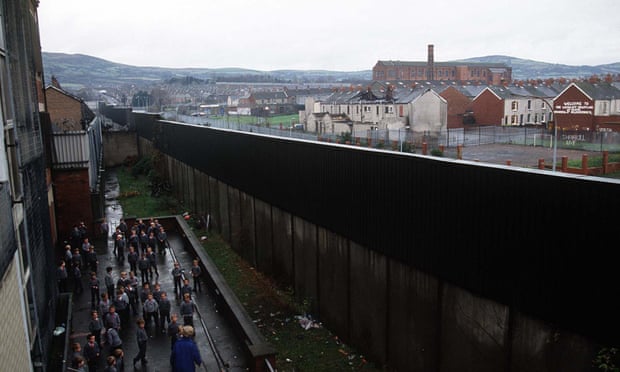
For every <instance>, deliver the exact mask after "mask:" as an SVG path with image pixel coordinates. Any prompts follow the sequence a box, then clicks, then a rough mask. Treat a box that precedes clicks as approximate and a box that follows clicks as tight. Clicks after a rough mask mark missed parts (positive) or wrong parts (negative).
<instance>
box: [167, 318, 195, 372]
mask: <svg viewBox="0 0 620 372" xmlns="http://www.w3.org/2000/svg"><path fill="white" fill-rule="evenodd" d="M180 328H181V337H179V339H178V340H177V341H176V342H175V343H174V347H173V348H172V354H171V355H170V363H171V364H172V370H173V371H174V372H194V371H196V366H200V365H201V364H202V358H201V356H200V351H199V350H198V346H197V345H196V342H194V339H193V337H194V327H192V326H190V325H186V326H182V327H180Z"/></svg>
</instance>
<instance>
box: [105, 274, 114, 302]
mask: <svg viewBox="0 0 620 372" xmlns="http://www.w3.org/2000/svg"><path fill="white" fill-rule="evenodd" d="M103 282H104V283H105V288H106V291H107V292H108V297H109V298H110V299H113V298H114V277H113V276H112V266H108V267H106V268H105V276H104V277H103Z"/></svg>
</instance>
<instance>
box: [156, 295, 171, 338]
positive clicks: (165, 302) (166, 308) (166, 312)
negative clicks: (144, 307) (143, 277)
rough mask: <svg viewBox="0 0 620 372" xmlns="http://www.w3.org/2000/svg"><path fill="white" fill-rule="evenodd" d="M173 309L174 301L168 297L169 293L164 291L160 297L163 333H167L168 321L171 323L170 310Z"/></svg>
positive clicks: (160, 322)
mask: <svg viewBox="0 0 620 372" xmlns="http://www.w3.org/2000/svg"><path fill="white" fill-rule="evenodd" d="M171 309H172V303H171V302H170V300H169V299H168V294H167V293H166V292H165V291H164V292H162V293H161V295H160V298H159V328H160V329H161V333H166V328H165V326H166V322H168V324H170V310H171Z"/></svg>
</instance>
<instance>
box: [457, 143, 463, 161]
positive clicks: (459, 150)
mask: <svg viewBox="0 0 620 372" xmlns="http://www.w3.org/2000/svg"><path fill="white" fill-rule="evenodd" d="M456 158H457V159H459V160H463V145H462V144H460V145H456Z"/></svg>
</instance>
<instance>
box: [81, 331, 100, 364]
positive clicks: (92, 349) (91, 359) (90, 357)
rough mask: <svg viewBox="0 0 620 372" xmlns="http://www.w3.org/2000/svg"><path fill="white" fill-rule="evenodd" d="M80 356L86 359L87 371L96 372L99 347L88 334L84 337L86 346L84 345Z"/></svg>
mask: <svg viewBox="0 0 620 372" xmlns="http://www.w3.org/2000/svg"><path fill="white" fill-rule="evenodd" d="M82 355H83V356H84V359H86V364H87V365H88V371H89V372H91V371H97V364H98V363H99V356H100V355H101V348H100V347H99V344H97V342H95V335H93V334H89V335H88V336H86V344H84V347H83V348H82Z"/></svg>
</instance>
